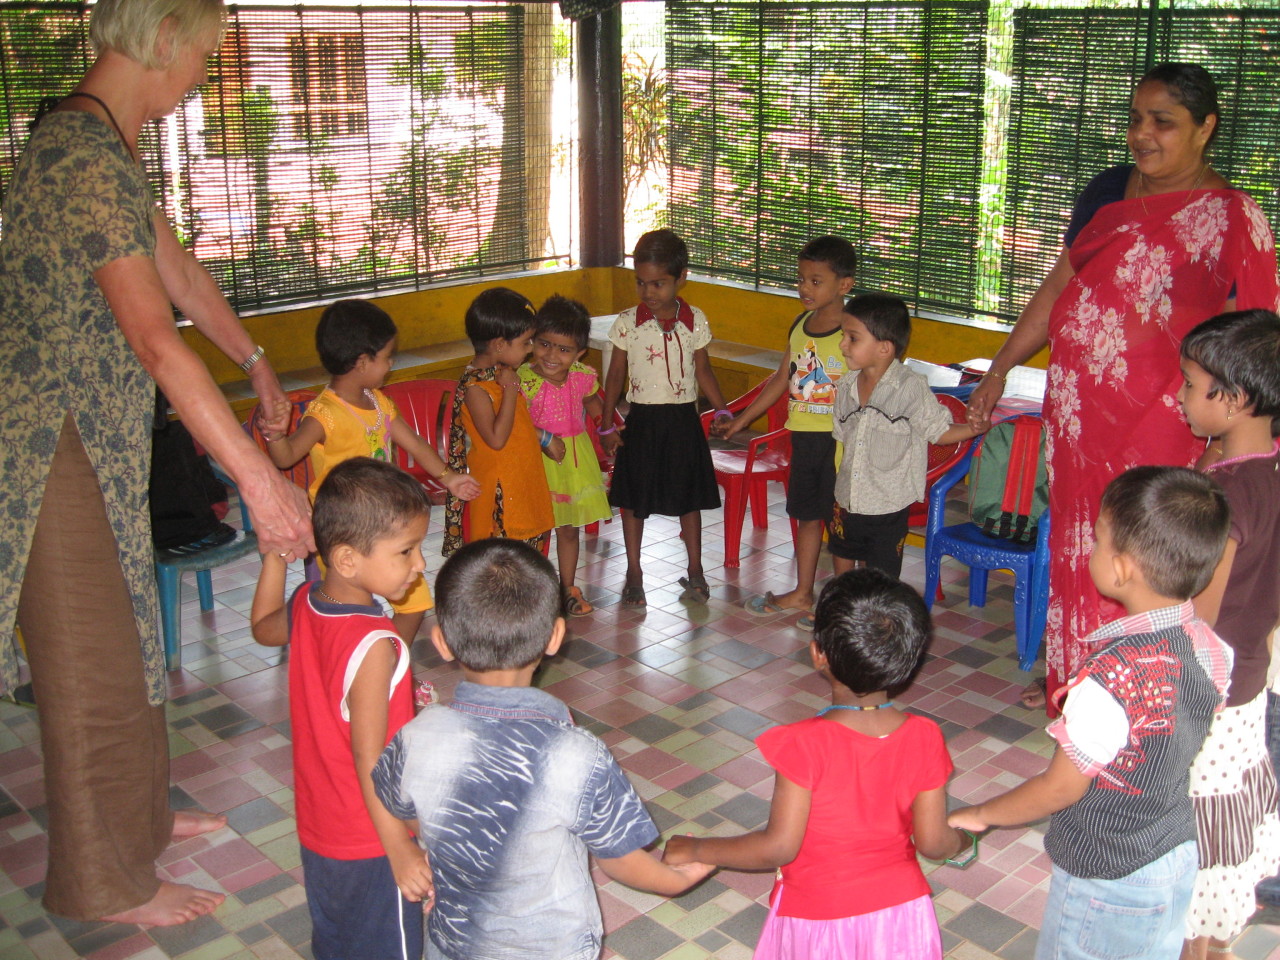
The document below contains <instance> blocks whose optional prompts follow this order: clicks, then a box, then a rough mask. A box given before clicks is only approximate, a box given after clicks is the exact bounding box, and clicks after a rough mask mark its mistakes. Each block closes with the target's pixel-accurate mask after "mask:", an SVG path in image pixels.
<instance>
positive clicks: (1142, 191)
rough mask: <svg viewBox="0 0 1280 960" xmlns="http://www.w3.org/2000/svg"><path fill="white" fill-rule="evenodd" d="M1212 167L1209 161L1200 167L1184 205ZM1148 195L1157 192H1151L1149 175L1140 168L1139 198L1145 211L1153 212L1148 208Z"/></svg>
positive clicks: (1183, 202) (1183, 203) (1184, 204)
mask: <svg viewBox="0 0 1280 960" xmlns="http://www.w3.org/2000/svg"><path fill="white" fill-rule="evenodd" d="M1212 169H1213V167H1212V166H1210V165H1209V164H1207V163H1206V164H1204V165H1203V166H1202V167H1201V168H1200V174H1199V176H1197V177H1196V182H1195V183H1193V184H1191V189H1190V190H1188V191H1187V195H1186V197H1185V198H1184V199H1183V201H1182V205H1183V206H1184V207H1185V206H1186V205H1187V202H1188V201H1189V200H1190V199H1191V195H1192V194H1193V193H1195V192H1196V191H1197V190H1199V189H1200V184H1202V183H1204V178H1205V177H1206V176H1208V174H1209V171H1210V170H1212ZM1148 196H1155V194H1153V193H1152V192H1151V187H1150V185H1149V184H1148V182H1147V175H1146V174H1145V173H1143V172H1142V171H1141V170H1139V171H1138V199H1139V200H1140V201H1141V202H1142V212H1143V213H1150V212H1151V211H1150V210H1148V209H1147V197H1148Z"/></svg>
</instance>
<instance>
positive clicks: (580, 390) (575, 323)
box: [518, 294, 612, 617]
mask: <svg viewBox="0 0 1280 960" xmlns="http://www.w3.org/2000/svg"><path fill="white" fill-rule="evenodd" d="M590 333H591V316H590V314H588V313H587V308H586V307H584V306H583V305H582V304H580V303H578V302H577V301H576V300H569V299H566V298H565V297H562V296H560V295H559V294H556V295H553V296H551V297H549V298H548V299H547V302H546V303H544V304H543V305H542V308H541V309H540V310H539V311H538V314H537V318H536V326H535V332H534V335H533V357H532V358H531V359H530V360H529V361H528V362H527V363H525V364H524V365H522V366H521V367H520V370H519V371H518V373H519V377H520V388H521V390H523V391H524V395H525V398H526V399H527V400H528V402H529V414H530V416H532V417H533V425H534V426H535V427H537V428H538V430H539V437H540V443H541V444H542V452H543V454H544V456H543V458H542V465H543V467H544V468H545V469H546V473H547V486H549V487H550V488H551V508H552V511H553V512H554V513H555V518H556V560H557V561H558V564H559V567H560V584H561V586H562V587H563V589H564V594H565V606H566V610H567V612H568V613H569V615H570V616H574V617H581V616H584V615H586V614H588V613H591V611H592V610H593V609H594V608H593V607H592V606H591V604H590V603H588V602H587V600H586V598H585V597H583V595H582V590H581V589H580V588H579V587H577V586H575V585H574V578H575V574H576V572H577V567H578V528H579V527H585V526H586V525H587V524H589V523H595V522H596V521H599V520H607V519H609V517H610V516H612V510H611V509H610V507H609V498H608V495H607V494H606V493H605V489H604V477H603V476H602V475H601V473H600V463H599V461H598V460H597V459H596V452H595V447H594V446H592V444H591V437H590V435H589V434H588V433H587V425H586V415H588V414H589V415H590V416H591V418H592V419H593V420H594V421H596V422H598V421H599V419H600V414H601V413H602V409H603V405H602V403H601V401H600V397H599V395H598V390H599V381H598V378H597V376H596V372H595V371H594V370H592V369H591V368H590V367H589V366H587V365H586V364H584V363H580V362H579V360H581V358H582V355H583V354H584V353H586V352H587V339H588V337H589V335H590Z"/></svg>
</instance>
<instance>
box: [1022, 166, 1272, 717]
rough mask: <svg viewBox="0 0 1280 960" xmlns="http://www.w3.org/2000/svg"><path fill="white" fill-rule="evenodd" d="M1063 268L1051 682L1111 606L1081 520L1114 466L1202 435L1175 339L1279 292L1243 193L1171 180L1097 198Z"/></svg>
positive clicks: (1153, 456) (1055, 349) (1055, 358)
mask: <svg viewBox="0 0 1280 960" xmlns="http://www.w3.org/2000/svg"><path fill="white" fill-rule="evenodd" d="M1069 256H1070V260H1071V266H1072V268H1073V269H1074V270H1075V276H1074V277H1073V278H1072V279H1071V281H1070V282H1069V283H1068V284H1067V286H1066V289H1065V290H1063V292H1062V294H1061V295H1060V296H1059V297H1058V299H1057V301H1056V302H1055V303H1054V305H1053V310H1052V312H1051V314H1050V317H1049V356H1050V362H1049V377H1048V392H1047V395H1046V397H1045V406H1044V416H1045V422H1046V424H1047V426H1048V431H1047V438H1048V439H1047V444H1048V461H1049V509H1050V510H1051V511H1052V516H1053V526H1052V531H1051V537H1050V548H1051V552H1050V560H1049V618H1048V627H1047V630H1046V634H1045V658H1046V661H1047V663H1048V668H1049V690H1050V692H1052V691H1053V690H1054V689H1056V688H1057V687H1058V686H1059V685H1061V684H1062V683H1063V682H1064V681H1065V680H1066V679H1067V678H1069V677H1070V676H1071V675H1072V674H1073V673H1074V672H1075V670H1076V669H1077V667H1079V665H1080V663H1081V661H1082V660H1083V659H1084V656H1085V654H1086V651H1084V650H1083V649H1082V647H1081V645H1080V639H1081V638H1083V637H1085V636H1087V635H1088V634H1089V633H1090V632H1092V631H1093V630H1095V629H1096V628H1097V627H1098V626H1100V625H1101V624H1103V623H1105V622H1107V621H1109V620H1113V619H1115V618H1116V617H1119V616H1122V615H1123V613H1124V611H1123V610H1122V609H1121V608H1120V607H1119V605H1118V604H1116V603H1114V602H1113V601H1110V600H1107V599H1105V598H1104V597H1101V596H1099V594H1098V592H1097V590H1096V589H1095V588H1094V586H1093V582H1092V581H1091V580H1090V578H1089V555H1090V553H1091V552H1092V549H1093V523H1094V520H1096V519H1097V515H1098V504H1099V503H1100V502H1101V499H1102V491H1103V489H1104V488H1105V487H1106V485H1107V483H1108V482H1109V481H1110V480H1111V479H1112V477H1114V476H1116V475H1117V474H1119V473H1121V472H1123V471H1124V470H1127V469H1128V468H1129V467H1133V466H1137V465H1139V464H1152V463H1154V464H1174V465H1178V466H1190V465H1191V464H1192V463H1193V462H1194V461H1195V459H1196V456H1197V454H1198V452H1199V450H1200V449H1202V448H1203V445H1204V442H1203V441H1200V440H1196V438H1195V437H1193V436H1192V434H1191V431H1190V430H1189V429H1187V425H1186V422H1185V421H1184V420H1183V417H1182V411H1181V408H1180V407H1179V405H1178V402H1177V399H1176V395H1177V391H1178V387H1179V385H1180V383H1181V374H1180V372H1179V368H1178V345H1179V343H1180V342H1181V341H1182V338H1183V337H1184V336H1185V335H1186V334H1187V333H1188V332H1189V331H1190V330H1191V328H1192V327H1194V326H1195V325H1196V324H1197V323H1199V322H1200V321H1201V320H1205V319H1207V318H1209V317H1211V316H1213V315H1214V314H1217V313H1221V312H1222V311H1223V310H1224V309H1225V306H1226V303H1227V300H1228V298H1229V297H1231V295H1232V291H1233V290H1234V291H1235V309H1238V310H1247V309H1252V308H1255V307H1262V308H1266V309H1269V310H1275V309H1276V308H1277V306H1278V305H1280V304H1278V293H1277V289H1278V288H1277V280H1276V253H1275V241H1274V239H1273V238H1272V235H1271V228H1270V226H1269V225H1268V223H1267V220H1266V216H1265V215H1264V214H1263V212H1262V210H1261V209H1260V208H1259V207H1258V205H1257V204H1256V203H1255V202H1254V201H1253V199H1252V198H1251V197H1249V195H1248V194H1246V193H1244V192H1242V191H1239V190H1231V189H1217V190H1201V191H1197V192H1195V193H1194V194H1191V193H1186V192H1182V191H1178V192H1176V193H1168V194H1160V195H1157V196H1152V197H1142V198H1140V199H1133V200H1120V201H1117V202H1114V203H1109V204H1106V205H1105V206H1103V207H1101V208H1099V209H1098V211H1097V212H1096V213H1095V214H1094V215H1093V218H1092V219H1091V220H1090V221H1089V222H1088V224H1086V225H1085V227H1084V229H1083V230H1081V231H1080V233H1079V235H1078V236H1077V237H1076V239H1075V242H1074V243H1073V244H1072V245H1071V248H1070V251H1069Z"/></svg>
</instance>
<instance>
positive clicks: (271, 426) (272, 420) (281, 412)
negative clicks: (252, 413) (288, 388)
mask: <svg viewBox="0 0 1280 960" xmlns="http://www.w3.org/2000/svg"><path fill="white" fill-rule="evenodd" d="M292 412H293V405H292V404H290V403H289V401H288V400H278V401H276V405H275V407H274V408H273V409H272V410H270V411H268V410H267V407H266V405H265V404H262V405H259V407H258V431H259V432H260V433H263V434H266V435H267V436H268V437H272V438H275V437H282V436H284V435H285V434H287V433H288V432H289V414H290V413H292Z"/></svg>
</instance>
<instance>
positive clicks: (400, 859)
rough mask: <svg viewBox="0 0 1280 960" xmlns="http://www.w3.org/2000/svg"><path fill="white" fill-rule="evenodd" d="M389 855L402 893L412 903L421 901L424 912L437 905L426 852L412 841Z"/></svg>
mask: <svg viewBox="0 0 1280 960" xmlns="http://www.w3.org/2000/svg"><path fill="white" fill-rule="evenodd" d="M387 856H388V858H389V859H390V860H391V873H392V875H393V876H394V877H395V881H396V886H397V887H399V888H400V893H401V894H402V895H403V896H404V898H405V899H406V900H408V901H409V902H410V903H421V904H422V905H423V913H426V912H427V911H429V910H430V909H431V907H432V906H434V905H435V897H436V885H435V879H434V878H433V877H432V875H431V864H430V862H429V861H428V860H427V854H426V852H425V851H423V850H421V849H420V848H419V847H418V846H417V844H414V843H412V842H410V843H408V844H406V845H405V848H404V849H403V850H400V851H397V852H396V853H389V854H388V855H387Z"/></svg>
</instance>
